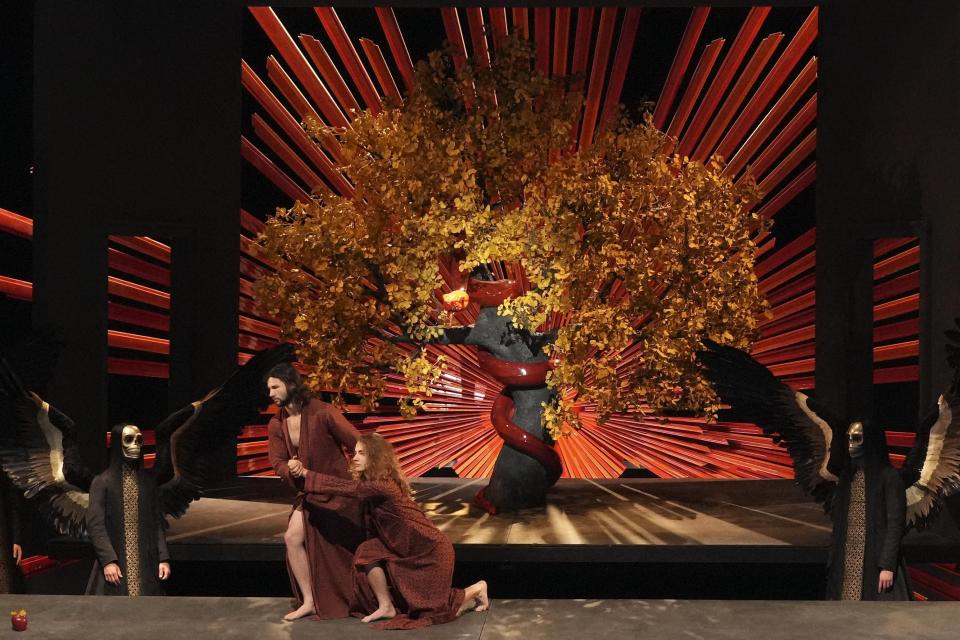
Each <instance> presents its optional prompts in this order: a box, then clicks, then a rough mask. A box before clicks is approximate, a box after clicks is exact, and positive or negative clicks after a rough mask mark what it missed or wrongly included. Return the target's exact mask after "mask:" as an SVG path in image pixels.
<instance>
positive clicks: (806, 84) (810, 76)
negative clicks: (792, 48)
mask: <svg viewBox="0 0 960 640" xmlns="http://www.w3.org/2000/svg"><path fill="white" fill-rule="evenodd" d="M816 79H817V59H816V58H811V59H810V60H809V61H808V62H807V64H806V65H805V66H804V67H803V70H801V71H800V73H799V75H797V77H796V78H795V79H794V80H793V82H791V83H790V86H789V87H787V89H786V91H784V93H783V95H782V96H780V99H779V100H777V102H776V104H774V105H773V108H771V109H770V111H769V112H768V113H767V115H765V116H764V117H763V120H761V121H760V124H758V125H757V128H756V129H754V130H753V132H752V133H751V134H750V136H749V137H748V138H747V139H746V141H745V142H744V143H743V145H742V146H741V147H740V148H739V149H738V150H737V152H736V153H734V154H733V157H732V158H730V162H729V163H728V164H727V166H726V167H725V168H724V173H726V174H727V175H729V176H735V175H736V174H738V173H740V170H741V169H743V168H744V166H746V164H747V162H749V160H750V158H752V157H753V155H754V154H755V153H756V152H757V150H758V149H759V148H760V145H761V144H763V143H764V142H765V141H766V140H767V138H769V137H770V134H771V133H773V131H774V130H775V129H776V128H777V127H778V126H779V125H780V123H781V122H782V121H783V118H784V117H786V115H787V114H788V113H789V112H790V111H792V110H793V108H794V107H795V106H796V104H797V102H799V100H800V98H801V96H803V94H804V93H806V92H807V91H808V90H809V89H810V87H811V86H813V82H814V81H815V80H816ZM732 151H733V149H732V148H731V147H730V146H729V145H728V143H727V141H726V140H724V141H723V142H721V143H720V146H719V147H717V153H719V154H720V155H723V154H725V153H729V152H732ZM724 157H726V156H724Z"/></svg>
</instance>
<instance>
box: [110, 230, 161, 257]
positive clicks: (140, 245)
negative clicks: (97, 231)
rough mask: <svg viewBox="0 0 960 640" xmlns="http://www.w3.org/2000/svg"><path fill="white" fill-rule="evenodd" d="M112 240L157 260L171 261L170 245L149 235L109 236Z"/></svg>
mask: <svg viewBox="0 0 960 640" xmlns="http://www.w3.org/2000/svg"><path fill="white" fill-rule="evenodd" d="M108 239H109V240H110V242H113V243H115V244H119V245H122V246H124V247H127V248H128V249H133V250H134V251H138V252H140V253H142V254H144V255H147V256H150V257H151V258H154V259H155V260H160V261H161V262H166V263H167V264H169V263H170V246H169V245H166V244H164V243H162V242H159V241H157V240H154V239H153V238H148V237H147V236H117V235H111V236H108Z"/></svg>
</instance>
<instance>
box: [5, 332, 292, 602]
mask: <svg viewBox="0 0 960 640" xmlns="http://www.w3.org/2000/svg"><path fill="white" fill-rule="evenodd" d="M292 359H293V348H292V346H290V345H288V344H281V345H278V346H276V347H273V348H271V349H267V350H264V351H261V352H259V353H257V354H256V355H254V356H253V357H252V358H251V359H250V360H248V361H247V362H246V363H245V364H244V365H243V366H241V367H240V368H239V369H238V370H237V371H236V372H234V374H233V375H231V376H230V377H229V378H228V379H227V380H226V382H224V383H223V384H222V385H220V386H219V387H217V388H216V389H214V390H212V391H210V392H209V393H208V394H206V395H205V396H204V397H203V398H201V399H199V400H197V401H195V402H192V403H190V404H188V405H187V406H185V407H183V408H181V409H179V410H178V411H176V412H174V413H173V414H171V415H170V416H169V417H167V418H166V419H165V420H164V421H163V422H161V423H160V424H159V425H157V427H156V428H155V436H156V461H155V464H154V467H153V469H149V470H148V469H145V468H144V466H143V453H142V445H143V433H142V432H141V430H140V428H139V427H138V426H137V425H134V424H131V423H122V424H119V425H116V426H115V427H114V428H113V430H112V431H111V432H110V433H111V441H110V465H109V467H108V468H107V469H106V470H105V471H104V472H102V473H101V474H99V475H97V476H95V477H94V475H93V474H92V473H90V471H89V470H88V469H87V468H86V467H85V466H84V465H83V463H82V461H81V459H80V455H79V450H78V447H77V427H76V425H75V424H74V422H73V420H71V419H70V418H69V417H67V416H66V415H64V414H63V413H62V412H60V411H58V410H57V409H56V408H54V407H53V406H51V405H50V404H49V403H48V402H46V401H44V400H43V399H42V398H40V396H38V395H37V394H36V393H34V392H32V391H31V390H29V389H27V388H26V387H24V385H23V384H22V383H21V381H20V378H19V377H18V375H17V373H16V371H15V370H14V369H13V367H11V366H10V364H9V363H8V362H7V361H6V360H5V359H0V420H2V423H0V425H2V427H0V465H2V466H3V470H4V471H5V472H6V474H7V476H8V477H9V478H10V480H11V481H12V482H13V484H14V485H15V486H16V487H17V488H18V489H19V490H20V491H22V492H23V494H24V496H25V497H27V498H33V499H34V500H33V502H34V504H35V505H36V506H37V507H38V508H39V509H40V511H41V513H42V514H43V515H44V516H46V518H47V519H48V520H49V521H50V522H51V523H52V524H53V525H54V527H55V528H56V529H57V530H58V531H60V532H61V533H64V534H68V535H72V536H75V537H82V536H85V535H87V536H89V538H90V540H91V542H92V543H93V546H94V550H95V551H96V554H97V557H98V560H99V562H100V565H101V568H102V569H103V575H104V579H105V581H106V583H107V584H106V585H101V586H103V587H104V588H103V590H104V592H105V593H115V594H123V595H150V594H154V593H159V592H160V589H159V583H158V580H163V579H165V578H166V575H169V564H167V566H166V567H165V568H164V567H163V566H162V565H163V564H165V563H166V561H167V560H168V557H167V554H166V544H165V542H164V536H163V531H164V529H165V527H166V521H165V516H174V517H177V518H179V517H180V516H182V515H183V514H184V513H185V512H186V510H187V507H188V506H189V505H190V503H191V502H193V501H194V500H197V499H198V498H200V496H201V495H202V494H203V491H204V490H205V489H206V488H208V487H211V486H212V485H213V484H214V483H215V482H216V481H218V480H219V477H218V475H219V474H218V472H217V467H216V465H213V464H211V461H212V460H214V459H216V456H217V455H218V454H219V453H220V452H222V451H223V449H224V447H229V446H233V442H234V439H235V438H236V436H237V435H238V434H239V433H240V430H241V429H242V428H243V426H244V425H246V424H249V423H250V422H251V421H252V420H254V419H255V418H256V415H257V412H258V410H259V409H261V408H263V407H264V406H265V405H266V404H267V402H268V398H267V396H266V394H265V393H264V384H263V377H264V375H265V374H266V372H267V371H269V370H270V369H271V368H272V367H273V366H274V365H277V364H279V363H281V362H289V361H291V360H292ZM158 565H159V570H158ZM165 572H166V575H164V573H165Z"/></svg>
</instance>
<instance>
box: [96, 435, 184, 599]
mask: <svg viewBox="0 0 960 640" xmlns="http://www.w3.org/2000/svg"><path fill="white" fill-rule="evenodd" d="M115 437H116V436H115ZM126 475H128V476H131V477H132V480H133V483H132V488H134V489H135V491H134V492H133V493H131V491H130V489H131V483H130V482H129V480H130V479H131V477H128V478H126V480H127V482H126V483H125V478H124V476H125V474H124V472H123V468H122V465H120V464H114V465H113V466H111V468H109V469H107V470H106V471H104V472H103V473H101V474H100V475H98V476H97V477H96V478H94V479H93V482H92V483H91V485H90V506H89V507H87V518H86V520H87V533H88V534H89V536H90V541H91V542H92V543H93V549H94V551H95V552H96V555H97V561H98V563H99V569H100V571H99V572H98V573H97V577H98V581H97V584H96V587H95V591H94V592H95V593H97V594H103V595H122V596H126V595H143V596H157V595H163V593H164V589H163V583H162V582H161V581H160V576H159V571H160V563H161V562H169V561H170V554H169V552H168V551H167V542H166V539H165V537H164V528H165V526H164V518H163V511H162V509H161V507H160V500H159V495H158V491H157V484H156V481H155V480H154V478H153V474H152V473H151V472H150V471H147V470H145V469H143V468H142V467H140V468H134V469H132V470H130V471H129V473H128V474H126ZM125 484H126V485H127V486H126V489H127V490H126V491H125V486H124V485H125ZM128 550H132V551H133V552H135V553H136V554H137V555H138V556H139V557H138V558H136V559H133V558H129V557H128V553H127V551H128ZM134 560H136V562H134ZM111 562H116V563H117V564H118V565H120V571H121V573H122V574H123V578H122V579H121V580H120V585H119V586H114V585H112V584H110V583H109V582H107V581H106V580H105V579H104V578H103V567H105V566H107V565H108V564H110V563H111ZM131 581H134V583H136V582H139V585H137V586H135V588H133V589H131V588H130V583H131ZM131 592H132V593H131Z"/></svg>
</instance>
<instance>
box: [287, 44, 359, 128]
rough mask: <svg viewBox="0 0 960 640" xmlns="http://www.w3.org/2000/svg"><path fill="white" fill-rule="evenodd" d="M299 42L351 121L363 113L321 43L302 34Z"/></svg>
mask: <svg viewBox="0 0 960 640" xmlns="http://www.w3.org/2000/svg"><path fill="white" fill-rule="evenodd" d="M299 40H300V44H301V45H303V48H304V50H306V52H307V55H308V56H310V60H311V61H313V64H315V65H316V66H317V69H319V70H320V75H321V76H323V80H324V82H326V83H327V84H328V85H330V90H331V91H333V95H335V96H336V97H337V100H338V101H339V102H340V106H341V107H342V108H343V110H344V112H345V113H346V114H347V117H348V118H349V119H353V118H355V117H356V115H355V114H356V112H359V111H361V109H360V103H359V102H357V99H356V98H355V97H354V95H353V92H352V91H351V90H350V88H349V87H348V86H347V83H346V81H344V79H343V76H342V75H341V74H340V70H339V69H337V66H336V65H335V64H334V63H333V60H332V59H331V58H330V54H329V53H327V50H326V49H325V48H324V47H323V45H322V44H321V43H320V41H319V40H317V39H316V38H314V37H313V36H311V35H308V34H301V35H300V36H299Z"/></svg>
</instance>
